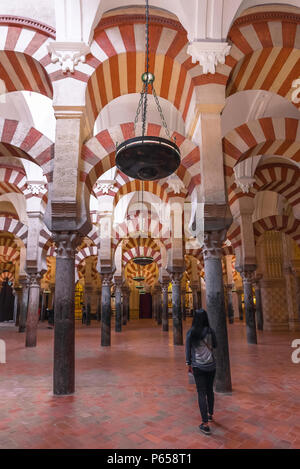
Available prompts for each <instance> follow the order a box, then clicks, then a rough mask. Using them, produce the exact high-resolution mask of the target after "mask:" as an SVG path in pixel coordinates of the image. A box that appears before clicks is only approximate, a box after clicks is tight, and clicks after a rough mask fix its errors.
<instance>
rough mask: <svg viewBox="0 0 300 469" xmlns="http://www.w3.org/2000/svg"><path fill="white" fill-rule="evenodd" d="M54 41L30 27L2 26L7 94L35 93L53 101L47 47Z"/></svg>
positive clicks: (0, 70)
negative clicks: (18, 92)
mask: <svg viewBox="0 0 300 469" xmlns="http://www.w3.org/2000/svg"><path fill="white" fill-rule="evenodd" d="M50 41H53V39H52V38H50V37H49V36H47V34H44V33H41V32H37V31H35V30H34V29H30V28H29V27H22V26H19V25H13V26H12V25H9V24H8V25H3V24H1V25H0V77H1V79H2V80H3V82H4V85H5V88H6V91H7V92H12V91H21V90H26V91H35V92H37V93H41V94H43V95H45V96H47V97H49V98H52V95H53V89H52V84H51V74H53V72H54V71H56V70H58V69H59V67H58V66H57V65H54V64H52V63H51V60H50V56H49V53H48V49H47V45H48V44H49V42H50Z"/></svg>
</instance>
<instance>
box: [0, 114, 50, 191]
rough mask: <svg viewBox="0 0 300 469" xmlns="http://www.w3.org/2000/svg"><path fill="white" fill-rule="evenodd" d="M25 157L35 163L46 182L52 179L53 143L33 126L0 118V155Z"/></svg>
mask: <svg viewBox="0 0 300 469" xmlns="http://www.w3.org/2000/svg"><path fill="white" fill-rule="evenodd" d="M1 155H2V156H12V157H19V158H25V159H27V160H30V161H33V162H35V163H37V164H38V165H39V166H40V167H41V168H42V170H43V173H44V175H45V176H46V178H47V180H48V182H49V181H51V180H52V175H53V168H52V163H53V158H54V144H53V142H51V140H49V139H48V138H47V137H46V136H45V135H43V134H42V133H41V132H39V131H38V130H37V129H35V128H34V127H30V126H28V125H27V124H24V123H23V122H19V121H16V120H11V119H3V118H0V156H1Z"/></svg>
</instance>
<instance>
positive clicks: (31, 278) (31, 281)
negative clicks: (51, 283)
mask: <svg viewBox="0 0 300 469" xmlns="http://www.w3.org/2000/svg"><path fill="white" fill-rule="evenodd" d="M41 278H42V274H41V273H40V272H35V273H31V274H29V275H28V280H27V285H28V286H29V288H39V287H40V284H41Z"/></svg>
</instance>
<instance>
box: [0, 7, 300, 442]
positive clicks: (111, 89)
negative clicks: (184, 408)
mask: <svg viewBox="0 0 300 469" xmlns="http://www.w3.org/2000/svg"><path fill="white" fill-rule="evenodd" d="M186 3H187V2H186V1H185V0H153V1H152V0H151V1H150V18H149V22H150V23H149V35H150V57H149V60H150V70H151V71H152V72H153V73H154V75H155V89H156V92H157V95H158V98H159V101H160V104H161V107H162V110H163V113H164V116H165V119H166V122H167V125H168V128H169V129H170V133H171V135H172V137H176V142H177V145H178V146H179V149H180V153H181V163H180V166H179V168H178V169H177V170H176V172H175V173H174V174H172V175H171V176H169V177H167V178H164V179H159V180H155V181H144V182H143V184H142V182H141V181H140V180H135V179H132V178H130V177H128V176H126V175H125V174H123V173H122V172H121V171H120V170H119V169H118V168H117V167H116V165H115V148H116V145H117V143H118V142H119V143H120V142H122V141H124V140H125V139H127V138H130V137H133V136H135V135H139V132H140V129H141V124H140V123H138V124H137V125H136V126H135V124H134V120H135V112H136V109H137V105H138V102H139V97H140V95H139V93H140V91H141V86H142V82H141V75H142V73H143V72H144V67H145V32H144V28H145V14H144V5H145V3H144V1H143V0H135V1H134V2H130V1H126V2H125V1H123V0H85V1H81V0H59V1H56V2H48V1H46V0H43V1H42V0H28V1H26V2H24V4H23V2H22V5H21V2H19V1H17V0H10V1H6V0H1V1H0V79H1V80H0V281H1V283H2V290H1V293H0V321H1V323H0V326H1V329H0V331H3V332H5V328H6V327H7V328H9V327H12V324H13V325H15V326H14V327H16V328H17V329H16V330H17V331H18V332H20V333H22V334H18V338H19V340H20V341H21V338H22V341H23V343H24V350H28V349H29V348H30V349H31V350H32V351H34V352H37V353H38V349H39V337H40V334H44V333H45V331H46V330H47V327H49V330H48V333H49V334H50V332H51V328H52V326H53V327H54V330H53V335H54V359H53V368H54V373H53V392H54V395H68V394H73V393H74V392H75V393H76V386H75V382H76V379H75V378H76V377H75V352H74V344H75V331H79V332H78V333H80V331H82V330H83V329H84V330H87V328H88V327H90V328H89V333H91V331H92V332H93V334H94V336H95V337H97V338H98V339H97V340H98V345H99V349H100V350H102V351H104V350H105V352H107V351H111V352H112V353H113V347H114V344H113V342H111V336H112V334H114V336H115V335H118V334H120V335H122V336H123V337H124V340H125V338H126V333H127V330H128V328H129V327H134V324H135V325H136V327H137V330H138V328H139V327H141V324H147V325H148V326H147V327H149V328H150V329H151V328H153V329H155V330H159V331H161V333H162V334H165V335H167V336H168V335H169V336H170V338H171V339H170V343H169V344H168V346H169V347H171V346H172V347H173V346H174V349H175V350H180V351H181V352H180V353H182V360H183V362H184V348H183V347H181V348H180V346H182V345H184V334H185V328H186V325H187V324H188V325H189V324H190V323H191V318H192V315H193V311H194V310H195V309H196V308H200V307H203V308H205V309H206V310H207V311H208V315H209V318H210V322H211V325H212V327H213V328H214V329H215V330H216V332H217V340H218V348H217V352H216V359H217V364H218V366H217V375H216V381H215V386H216V391H218V392H220V393H230V392H231V391H232V379H231V371H232V370H231V368H230V348H231V342H230V341H231V334H235V332H232V331H235V330H237V328H239V329H238V330H239V331H240V332H241V334H242V335H243V341H244V343H245V344H247V346H248V344H249V346H251V347H252V348H255V347H256V350H257V349H258V348H259V346H260V340H261V341H263V340H264V334H268V337H274V338H276V337H277V335H278V334H279V335H280V334H283V335H284V334H286V336H287V337H288V339H287V340H289V338H290V337H291V333H295V336H294V337H295V338H296V337H297V334H298V336H299V333H300V177H299V162H300V119H299V117H300V115H299V106H300V1H299V0H294V1H292V0H290V1H283V0H282V1H281V2H279V1H259V2H258V1H256V2H255V0H243V1H242V0H216V1H214V2H213V1H210V0H189V2H188V3H189V9H188V10H187V9H186ZM200 4H201V5H200ZM146 132H147V135H156V136H164V127H163V125H162V122H161V120H160V115H159V113H158V112H157V109H156V107H155V102H154V98H153V96H152V95H151V94H150V95H149V109H148V120H147V128H146ZM141 200H142V202H141ZM137 256H151V257H152V258H153V262H152V263H151V264H149V265H146V266H139V265H137V264H136V263H135V262H134V259H135V257H137ZM138 276H140V277H142V278H143V280H140V281H138V280H135V277H138ZM140 286H143V289H144V291H143V293H141V292H140V290H141V288H138V287H140ZM143 321H144V322H143ZM48 324H49V326H48ZM14 330H15V329H14ZM1 333H2V332H1ZM1 337H2V336H1ZM43 337H44V336H43ZM51 337H52V336H51ZM228 337H229V340H228ZM280 337H282V336H281V335H280ZM232 340H233V339H232ZM274 340H275V339H274ZM20 343H21V342H20ZM177 346H178V347H177ZM104 347H106V348H105V349H104ZM287 347H290V342H289V343H288V345H287ZM252 350H253V349H252ZM49 353H50V352H49ZM0 366H1V365H0ZM298 366H300V365H298ZM297 371H298V370H297ZM49 391H50V389H49V390H48V392H49ZM75 395H76V394H75ZM298 431H299V426H298ZM298 441H299V436H298Z"/></svg>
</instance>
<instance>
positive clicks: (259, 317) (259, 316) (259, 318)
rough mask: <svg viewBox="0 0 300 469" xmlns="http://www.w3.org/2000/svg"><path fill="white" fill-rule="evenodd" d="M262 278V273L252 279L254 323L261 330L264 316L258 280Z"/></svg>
mask: <svg viewBox="0 0 300 469" xmlns="http://www.w3.org/2000/svg"><path fill="white" fill-rule="evenodd" d="M261 279H262V275H256V276H255V279H254V286H255V315H256V324H257V329H258V330H259V331H263V329H264V317H263V309H262V301H261V289H260V283H259V282H260V280H261Z"/></svg>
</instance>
